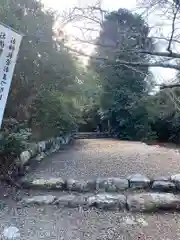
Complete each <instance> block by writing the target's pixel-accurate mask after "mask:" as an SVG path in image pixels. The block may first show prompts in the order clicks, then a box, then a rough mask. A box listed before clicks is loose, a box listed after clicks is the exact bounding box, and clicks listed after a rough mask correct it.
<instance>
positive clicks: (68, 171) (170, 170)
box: [33, 139, 180, 179]
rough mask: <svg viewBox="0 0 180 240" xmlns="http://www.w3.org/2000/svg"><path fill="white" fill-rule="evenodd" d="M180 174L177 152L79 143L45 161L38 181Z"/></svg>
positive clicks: (106, 142) (100, 141)
mask: <svg viewBox="0 0 180 240" xmlns="http://www.w3.org/2000/svg"><path fill="white" fill-rule="evenodd" d="M178 171H180V155H179V152H178V151H177V150H173V149H169V148H164V147H158V146H148V145H146V144H143V143H139V142H125V141H117V140H107V139H105V140H103V139H96V140H77V141H76V143H75V145H74V146H73V147H71V148H70V149H69V150H68V151H62V152H61V153H59V154H54V155H53V156H52V157H49V158H47V159H45V160H43V162H42V163H40V165H39V167H37V168H36V169H35V171H34V172H33V175H35V176H37V177H50V176H53V177H57V176H61V177H64V178H66V177H74V178H77V179H79V178H85V179H87V178H94V177H98V176H101V177H116V176H117V177H118V176H119V177H125V176H127V175H129V174H131V173H144V174H147V175H148V176H149V177H154V176H157V175H158V176H159V175H163V176H164V175H168V176H169V175H171V174H174V173H177V172H178Z"/></svg>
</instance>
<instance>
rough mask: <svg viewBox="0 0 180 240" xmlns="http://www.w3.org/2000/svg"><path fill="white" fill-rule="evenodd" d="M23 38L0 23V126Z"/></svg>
mask: <svg viewBox="0 0 180 240" xmlns="http://www.w3.org/2000/svg"><path fill="white" fill-rule="evenodd" d="M21 40H22V35H21V34H19V33H17V32H15V31H14V30H12V29H11V28H8V27H6V26H4V25H1V24H0V127H1V124H2V120H3V115H4V110H5V107H6V102H7V97H8V93H9V89H10V85H11V81H12V77H13V72H14V67H15V64H16V60H17V55H18V52H19V47H20V44H21ZM12 107H13V106H12Z"/></svg>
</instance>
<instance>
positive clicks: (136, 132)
mask: <svg viewBox="0 0 180 240" xmlns="http://www.w3.org/2000/svg"><path fill="white" fill-rule="evenodd" d="M148 34H149V28H148V26H147V24H146V23H145V21H144V20H143V19H142V18H141V17H140V16H139V15H137V14H132V13H131V12H130V11H128V10H125V9H119V10H118V11H117V12H112V13H110V14H109V15H108V16H107V17H106V19H105V21H104V23H103V26H102V29H101V33H100V37H99V39H98V40H97V43H98V44H99V46H98V48H97V49H96V51H97V53H96V55H95V56H99V55H100V56H106V58H107V60H105V61H102V62H100V63H94V62H91V63H90V65H91V66H92V67H93V68H94V69H95V71H96V72H97V73H98V74H99V78H100V80H101V81H100V82H101V85H102V94H101V104H100V105H101V110H102V112H104V113H106V119H109V121H110V125H111V131H112V133H113V134H114V135H116V136H118V137H120V138H121V139H134V140H139V139H142V138H144V137H145V136H146V132H147V131H148V129H149V126H148V124H146V118H147V116H148V112H147V109H146V107H145V106H144V105H142V104H141V99H142V98H143V97H144V96H145V95H147V94H148V90H149V84H147V80H146V76H147V75H148V68H147V67H146V68H145V67H137V68H136V69H134V68H132V67H128V66H124V65H118V62H117V59H120V60H124V61H128V62H131V61H137V62H138V61H143V60H147V57H145V56H144V55H142V54H137V50H138V49H144V50H145V49H147V47H148V48H149V47H151V48H152V45H153V44H152V41H151V39H148ZM147 39H148V41H147ZM103 44H104V45H106V46H107V45H110V46H111V48H110V49H109V48H107V47H102V45H103ZM112 47H113V49H114V51H112ZM133 52H134V54H133Z"/></svg>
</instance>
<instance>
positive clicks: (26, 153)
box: [20, 151, 31, 166]
mask: <svg viewBox="0 0 180 240" xmlns="http://www.w3.org/2000/svg"><path fill="white" fill-rule="evenodd" d="M30 158H31V153H30V152H29V151H24V152H22V153H21V154H20V164H21V166H24V165H25V164H26V163H28V161H29V159H30Z"/></svg>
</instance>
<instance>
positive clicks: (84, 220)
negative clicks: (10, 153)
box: [0, 139, 180, 240]
mask: <svg viewBox="0 0 180 240" xmlns="http://www.w3.org/2000/svg"><path fill="white" fill-rule="evenodd" d="M179 163H180V155H179V152H178V151H177V150H173V149H170V148H165V147H158V146H148V145H146V144H143V143H138V142H123V141H117V140H110V139H108V140H107V139H104V140H103V139H99V140H98V139H96V140H77V141H76V143H75V144H74V145H73V146H71V147H70V148H69V149H66V150H62V151H61V152H60V153H56V154H54V155H53V156H51V157H48V158H46V159H44V160H43V161H42V162H41V163H40V164H39V165H38V166H37V167H36V169H34V170H33V171H32V173H30V174H29V175H30V176H34V177H35V176H36V177H51V176H53V177H55V176H61V177H65V178H66V177H74V178H77V179H79V178H93V177H98V176H99V177H100V176H101V177H104V176H108V177H111V176H112V177H115V176H117V177H125V176H127V175H129V174H132V173H144V174H147V175H148V176H150V177H153V176H167V175H168V176H169V175H171V174H174V173H178V172H180V164H179ZM5 192H7V193H8V196H6V193H5ZM21 194H23V195H24V194H31V195H32V194H33V191H25V190H23V191H19V192H16V191H15V189H14V191H13V189H12V188H7V187H6V188H5V187H3V186H2V189H0V198H1V200H2V201H3V202H5V205H6V206H5V208H3V209H2V210H0V236H1V232H2V230H3V229H4V228H5V227H8V226H16V227H17V228H19V230H20V234H21V240H25V239H26V240H40V239H44V240H56V239H57V240H60V239H62V240H120V239H121V240H132V239H135V240H145V239H148V240H150V239H152V240H175V239H176V240H177V239H180V227H179V226H180V214H179V213H153V214H140V213H136V214H134V213H127V212H105V211H100V210H93V209H91V210H86V211H84V210H82V209H59V208H57V207H55V206H34V207H33V206H31V207H23V208H22V206H19V205H18V204H17V202H16V201H14V200H13V197H14V196H15V195H21ZM34 194H35V192H34ZM44 194H48V192H45V193H44ZM0 239H1V238H0Z"/></svg>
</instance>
